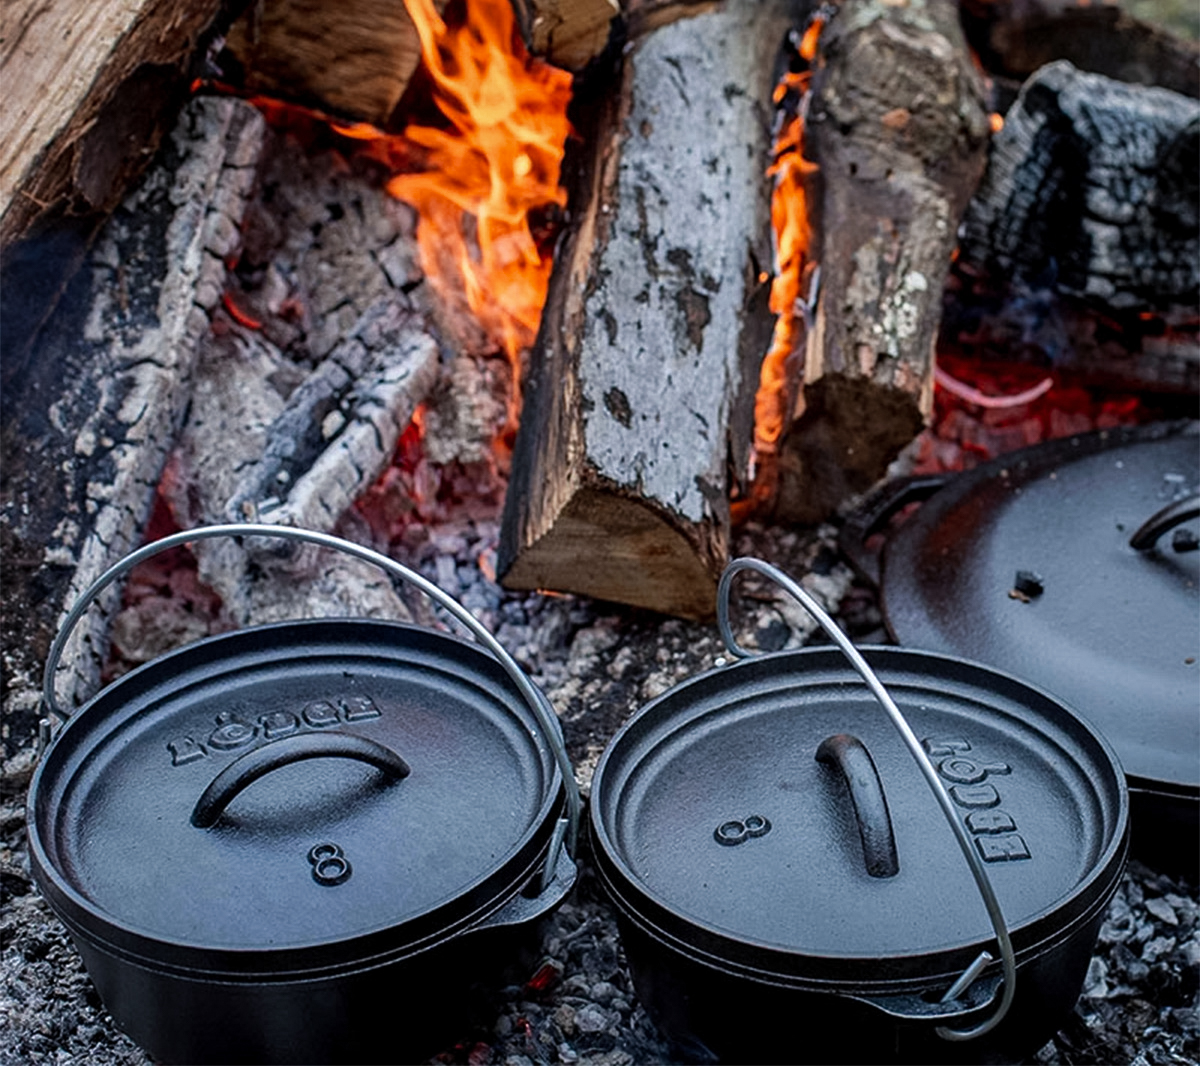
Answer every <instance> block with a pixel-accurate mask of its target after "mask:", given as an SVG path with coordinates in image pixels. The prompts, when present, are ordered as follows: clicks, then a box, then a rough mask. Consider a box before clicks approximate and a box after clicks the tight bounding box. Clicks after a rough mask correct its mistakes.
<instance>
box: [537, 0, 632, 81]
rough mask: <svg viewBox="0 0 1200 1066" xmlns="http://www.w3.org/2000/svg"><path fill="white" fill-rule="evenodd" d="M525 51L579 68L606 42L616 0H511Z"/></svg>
mask: <svg viewBox="0 0 1200 1066" xmlns="http://www.w3.org/2000/svg"><path fill="white" fill-rule="evenodd" d="M513 8H514V10H515V11H516V13H517V18H518V19H519V20H520V23H521V33H522V36H524V38H525V43H526V45H527V46H528V47H529V51H530V52H532V53H533V54H534V55H536V56H541V57H542V58H543V59H546V60H548V61H549V62H551V63H553V64H554V65H555V66H556V67H562V68H563V69H564V70H574V71H579V70H583V68H584V67H586V66H587V65H588V64H589V63H590V62H591V61H592V60H593V59H595V58H596V57H597V56H598V55H599V54H600V53H601V52H602V51H604V48H605V46H606V45H607V44H608V36H609V33H610V32H611V29H612V22H613V19H615V18H616V17H617V16H618V15H619V14H620V10H621V9H620V7H619V6H618V4H617V0H513Z"/></svg>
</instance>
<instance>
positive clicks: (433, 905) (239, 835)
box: [32, 620, 562, 969]
mask: <svg viewBox="0 0 1200 1066" xmlns="http://www.w3.org/2000/svg"><path fill="white" fill-rule="evenodd" d="M38 775H39V777H38V780H37V799H36V804H37V810H36V812H34V818H33V819H32V821H33V822H34V824H35V826H36V829H37V834H36V835H37V838H38V839H37V841H36V845H37V847H38V848H39V849H40V854H41V856H42V857H43V858H42V865H43V866H44V867H46V868H47V869H48V870H51V871H53V874H54V878H55V890H56V891H58V892H61V893H62V895H63V900H62V901H61V902H62V903H63V904H64V906H65V908H66V910H67V913H68V915H71V914H75V915H77V916H78V920H79V921H80V922H81V923H84V924H85V925H86V928H87V929H88V930H89V932H90V933H91V934H92V935H100V936H102V937H105V938H107V939H109V940H110V942H112V943H114V944H117V945H119V946H122V947H124V948H125V949H127V950H131V951H135V952H137V953H138V954H142V955H143V956H145V955H147V954H149V955H154V956H156V957H159V958H160V960H161V959H163V958H165V959H167V960H168V961H170V962H172V963H176V962H177V963H179V964H181V965H182V964H183V963H184V962H186V961H188V960H189V959H191V960H192V961H193V962H196V963H197V964H205V965H208V966H211V967H212V968H214V969H220V968H222V967H234V968H236V967H237V966H239V965H243V964H244V965H245V966H248V967H249V966H252V965H254V956H255V953H261V952H269V953H272V954H273V957H275V958H276V959H278V958H279V957H280V953H284V954H285V956H286V953H288V952H291V951H293V950H294V952H295V957H294V958H293V959H292V962H294V963H295V964H296V965H302V966H315V965H317V964H318V963H321V964H325V963H328V962H335V961H337V960H336V958H335V957H334V956H336V955H337V951H336V950H335V951H334V952H333V953H332V955H331V956H330V957H329V958H326V957H325V956H324V955H322V953H321V952H320V951H319V950H314V949H319V948H321V947H322V946H330V945H332V946H333V947H334V948H335V949H336V948H337V946H338V945H339V944H341V945H344V944H346V943H355V944H357V947H356V948H355V951H356V952H357V953H359V954H360V955H361V953H362V952H363V951H364V950H367V948H364V944H370V945H371V948H372V949H373V950H385V949H386V950H396V948H397V945H398V944H399V945H410V946H411V945H416V944H419V943H420V942H421V941H422V938H426V939H428V938H436V937H438V936H439V935H444V934H445V933H446V931H447V930H451V931H453V930H454V929H455V928H456V926H461V925H462V923H464V922H468V921H470V920H472V919H473V918H476V917H477V916H478V914H479V913H480V912H481V911H484V912H486V908H488V907H489V906H494V905H495V901H496V900H497V899H502V898H504V895H503V894H504V892H505V891H507V892H509V893H511V892H512V891H515V889H514V888H513V887H512V886H513V885H519V884H520V883H521V880H522V878H525V877H528V875H529V872H530V869H531V866H532V864H533V863H534V862H535V861H536V860H537V858H538V854H539V849H542V850H544V848H545V846H546V844H545V841H546V840H547V838H548V835H549V833H550V832H551V829H552V825H553V822H554V811H555V810H556V805H561V802H562V782H561V775H560V774H559V772H558V769H557V766H556V765H555V759H554V755H553V753H552V751H551V749H550V747H549V745H548V743H547V742H546V739H545V737H544V736H543V735H542V733H541V731H540V730H539V728H538V725H537V723H536V722H535V721H533V715H532V712H531V711H530V710H529V707H528V705H527V704H525V702H524V700H523V698H522V696H521V694H520V693H519V692H518V691H517V689H516V687H515V686H514V684H513V682H512V681H511V680H510V679H509V678H508V676H507V675H506V674H505V673H504V671H503V670H502V668H501V667H500V666H499V664H498V663H497V662H496V661H495V660H494V659H493V658H492V657H491V656H490V655H488V654H487V653H486V652H483V651H481V650H480V649H479V648H477V647H476V646H474V645H473V644H470V643H467V642H464V641H462V640H459V639H456V638H453V637H449V636H446V635H444V634H440V633H437V632H432V631H429V630H422V629H415V628H412V627H409V626H404V625H400V624H396V623H388V622H377V621H348V620H338V621H307V622H294V623H287V624H283V625H273V626H262V627H258V628H254V629H248V630H243V631H240V632H236V633H231V634H227V635H224V636H220V637H215V638H212V639H209V640H206V641H202V642H200V643H197V644H194V645H191V646H189V647H187V648H184V649H182V650H181V651H178V652H175V653H173V654H170V655H167V656H164V657H163V658H161V659H158V660H156V661H154V662H152V663H150V664H148V665H147V666H145V667H142V668H140V669H139V670H137V671H134V672H133V673H131V674H129V675H127V676H125V677H124V678H122V679H120V680H119V681H118V682H116V683H115V684H114V685H112V686H110V687H109V688H107V689H105V690H104V692H102V693H101V694H100V695H99V696H98V697H96V699H95V700H93V701H92V702H91V703H89V704H88V705H87V706H86V707H84V708H83V709H81V710H80V711H79V712H78V713H77V714H76V715H75V716H73V717H72V719H71V720H70V721H69V722H68V724H67V725H66V726H65V727H64V728H63V730H62V732H61V733H60V735H59V736H58V737H57V738H56V740H55V742H54V744H53V746H52V747H51V748H50V749H49V750H48V752H47V753H46V755H45V756H44V758H43V761H42V765H41V766H40V767H39V771H38ZM380 934H386V937H385V940H386V943H383V942H382V941H380V942H379V943H375V942H374V941H372V940H371V938H372V937H375V938H376V940H379V935H380ZM363 938H366V939H365V940H364V939H363ZM195 952H200V953H201V956H198V957H196V958H192V955H193V954H194V953H195ZM190 953H191V954H190ZM367 953H368V954H370V951H369V950H367ZM235 958H241V959H243V960H244V961H243V962H242V963H239V962H236V961H235ZM260 961H261V960H260ZM342 961H345V960H342Z"/></svg>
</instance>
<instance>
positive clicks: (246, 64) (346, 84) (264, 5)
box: [225, 0, 446, 128]
mask: <svg viewBox="0 0 1200 1066" xmlns="http://www.w3.org/2000/svg"><path fill="white" fill-rule="evenodd" d="M435 6H436V7H437V9H438V11H439V12H440V11H441V10H442V9H443V8H445V6H446V0H435ZM225 47H226V49H227V51H228V54H229V55H230V56H232V57H233V59H234V60H236V62H237V64H238V66H239V67H240V68H241V69H240V75H241V77H240V84H241V87H242V88H243V89H244V90H245V91H247V92H250V93H260V94H262V95H264V96H272V97H276V98H278V99H281V100H288V101H291V102H293V103H298V104H305V105H307V106H309V107H314V108H316V109H318V110H320V111H325V112H329V113H331V114H334V115H341V116H344V117H346V118H350V119H355V120H358V121H360V122H370V123H373V124H374V125H376V126H379V127H381V128H382V127H385V126H386V125H387V123H388V120H389V119H390V118H391V116H392V112H393V111H395V109H396V105H397V104H398V103H399V101H400V97H401V96H402V95H403V93H404V90H405V89H406V88H407V87H408V83H409V80H410V79H411V78H412V76H413V74H414V72H415V71H416V69H417V67H418V66H419V65H420V62H421V41H420V38H419V37H418V36H417V29H416V27H415V26H414V25H413V22H412V19H411V18H410V17H409V14H408V9H407V8H406V7H405V5H404V4H403V3H402V2H401V0H341V2H340V3H337V4H330V3H326V2H324V0H256V2H255V3H253V4H251V5H250V7H249V8H248V9H247V10H246V12H245V13H244V14H243V15H242V17H241V18H240V19H238V20H237V21H236V22H235V23H234V24H233V26H232V27H231V28H230V31H229V34H228V36H227V37H226V40H225Z"/></svg>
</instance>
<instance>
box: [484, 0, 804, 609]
mask: <svg viewBox="0 0 1200 1066" xmlns="http://www.w3.org/2000/svg"><path fill="white" fill-rule="evenodd" d="M790 26H791V19H790V5H789V4H788V3H786V2H774V3H758V2H752V0H731V2H730V3H728V4H726V5H725V6H724V7H723V8H721V9H719V10H714V11H711V12H708V13H705V14H701V15H698V16H696V17H695V18H692V19H684V20H681V21H678V22H674V23H672V24H670V25H668V26H664V27H662V28H661V29H658V30H657V31H655V32H654V33H652V34H650V35H649V36H647V37H646V38H644V39H643V40H642V41H641V42H639V43H638V44H637V45H636V46H635V47H634V49H633V51H632V52H631V53H630V54H629V55H628V56H627V57H626V59H625V63H624V69H623V71H622V72H621V75H620V78H619V81H617V82H616V83H615V90H614V91H613V92H612V93H611V94H610V97H609V99H608V100H607V102H606V110H605V112H604V114H603V116H602V118H601V119H600V120H599V123H598V125H599V131H598V132H597V133H595V134H592V135H590V136H589V137H588V142H589V143H590V145H591V146H592V149H593V154H592V155H591V156H590V157H589V159H588V161H587V165H586V166H585V167H584V170H583V174H584V187H583V188H582V189H581V190H579V191H578V192H577V194H576V197H575V199H574V201H573V203H575V204H577V205H578V207H577V209H576V212H575V221H574V224H573V228H572V231H571V233H570V235H569V239H568V240H567V241H566V243H565V245H564V246H563V247H562V249H561V250H560V252H559V254H558V256H557V257H556V260H555V266H554V275H553V277H552V280H551V286H550V293H549V297H548V299H547V310H546V313H545V317H544V318H543V322H542V329H541V332H540V334H539V338H538V341H537V344H536V345H535V350H534V353H533V355H532V361H531V369H530V374H529V380H528V383H527V385H526V388H525V397H524V415H523V418H522V422H521V428H520V432H519V435H518V438H517V443H516V450H515V452H514V456H513V473H512V480H511V482H510V485H509V490H508V495H507V499H506V503H505V513H504V521H503V526H502V531H501V541H500V550H499V553H498V570H499V572H500V574H501V575H502V581H503V583H504V584H505V585H506V586H507V587H509V588H552V589H560V590H565V591H570V592H578V593H583V594H587V595H591V596H596V597H598V598H601V599H607V600H615V601H617V602H621V603H628V604H635V605H639V606H644V607H649V608H651V609H654V610H657V611H662V612H665V613H672V614H678V615H682V616H684V617H693V618H703V617H709V616H711V614H712V613H713V611H714V609H715V590H716V582H717V578H718V576H719V573H720V570H721V568H722V566H723V565H724V562H725V560H726V557H727V554H728V540H729V510H728V506H729V505H728V495H729V476H730V475H729V470H730V466H731V465H732V466H733V467H734V468H735V469H737V468H741V467H743V466H744V462H745V453H746V450H747V444H748V441H749V439H750V431H751V426H750V418H751V414H752V412H751V404H752V401H753V395H754V390H755V386H756V383H757V382H756V376H757V366H758V362H759V360H761V357H762V354H763V352H764V351H765V348H766V344H767V343H768V341H769V336H770V329H771V320H770V316H769V313H768V312H767V310H766V297H767V288H766V285H765V278H766V271H767V270H769V263H770V250H769V249H770V245H769V239H770V237H769V235H770V190H769V183H768V181H767V180H766V178H765V170H766V166H767V163H768V161H769V153H770V145H771V132H770V126H771V117H772V113H773V106H772V103H771V93H772V89H773V87H774V82H775V70H774V65H775V62H776V58H777V56H778V53H779V49H780V46H781V44H782V42H783V39H784V36H785V34H786V32H787V30H788V29H789V28H790Z"/></svg>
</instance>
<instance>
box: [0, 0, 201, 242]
mask: <svg viewBox="0 0 1200 1066" xmlns="http://www.w3.org/2000/svg"><path fill="white" fill-rule="evenodd" d="M222 6H223V4H222V2H221V0H201V2H199V3H189V4H176V3H171V2H169V0H102V2H98V3H92V4H77V3H72V2H71V0H51V2H49V3H40V4H32V3H21V2H18V3H14V4H6V5H5V11H4V33H3V37H4V46H3V50H2V51H0V81H2V82H3V84H4V96H5V99H4V107H3V108H0V244H4V245H9V244H11V243H12V242H14V241H15V240H17V239H18V238H20V237H23V236H25V235H26V234H27V233H28V232H29V231H30V229H31V227H32V226H33V224H34V222H35V220H36V219H38V217H39V216H40V215H42V214H43V213H44V212H46V211H53V210H57V209H59V208H61V207H62V206H63V205H69V206H70V208H71V209H72V211H73V212H74V213H80V212H81V211H82V212H99V213H100V214H107V213H108V212H110V211H112V209H113V208H115V207H116V206H117V204H118V203H119V202H120V200H121V198H122V197H123V196H124V194H125V191H126V189H127V188H128V186H129V184H130V182H131V180H132V179H133V178H134V177H135V176H136V175H137V174H139V173H141V171H142V169H143V168H144V167H145V165H146V163H147V162H148V161H149V157H150V156H151V155H152V154H153V151H154V148H155V147H156V144H157V137H158V136H159V135H161V134H162V133H163V132H165V130H166V129H167V128H169V123H170V121H171V119H172V117H173V116H171V111H172V108H171V104H172V103H176V104H177V103H178V102H179V100H180V98H181V97H182V93H183V92H184V91H186V89H187V82H186V78H185V77H184V76H183V71H184V70H185V69H186V68H187V66H188V65H189V64H190V63H191V61H192V59H193V57H194V56H195V54H196V48H197V43H198V41H199V40H200V38H201V36H202V34H203V33H204V32H205V31H206V30H208V29H209V28H210V27H211V26H212V25H213V23H214V22H215V20H216V18H217V15H218V13H219V12H220V11H221V9H222Z"/></svg>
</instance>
